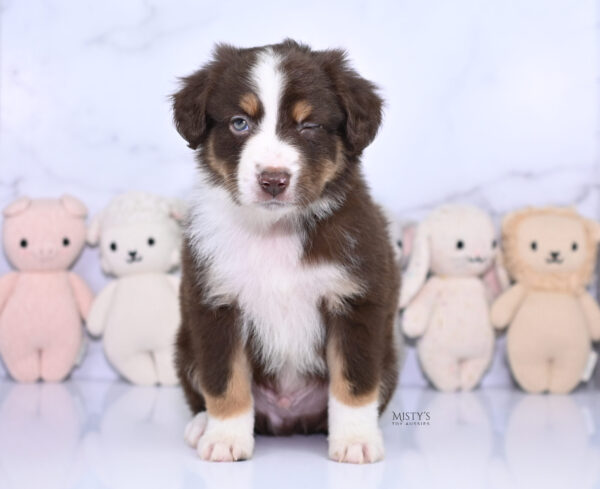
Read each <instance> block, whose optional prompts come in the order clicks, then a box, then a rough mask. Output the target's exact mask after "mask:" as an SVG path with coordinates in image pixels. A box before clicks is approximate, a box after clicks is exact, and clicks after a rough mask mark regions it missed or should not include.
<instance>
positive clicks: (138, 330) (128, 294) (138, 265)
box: [87, 192, 182, 385]
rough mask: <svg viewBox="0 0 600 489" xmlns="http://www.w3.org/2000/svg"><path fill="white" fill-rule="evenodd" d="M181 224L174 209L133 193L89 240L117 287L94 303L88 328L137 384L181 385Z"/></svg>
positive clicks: (115, 203)
mask: <svg viewBox="0 0 600 489" xmlns="http://www.w3.org/2000/svg"><path fill="white" fill-rule="evenodd" d="M181 218H182V209H181V205H180V204H178V203H177V202H176V201H173V200H168V199H165V198H162V197H158V196H154V195H150V194H146V193H142V192H130V193H126V194H123V195H120V196H118V197H116V198H115V199H113V200H112V202H111V203H110V204H109V205H108V207H107V208H106V209H105V210H104V211H103V212H101V213H100V214H99V215H98V216H96V217H95V218H94V220H93V221H92V224H91V226H90V230H89V233H88V241H89V243H90V244H92V245H95V244H98V242H99V243H100V255H101V263H102V268H103V270H104V272H105V273H108V274H112V275H114V276H116V277H117V280H114V281H112V282H111V283H110V284H108V285H107V286H106V288H104V290H102V291H101V292H100V294H99V295H98V297H97V299H96V300H95V301H94V303H93V305H92V309H91V311H90V315H89V317H88V320H87V327H88V330H89V332H90V333H91V334H92V335H96V336H98V335H102V334H103V335H104V350H105V352H106V356H107V358H108V360H109V361H110V362H111V363H112V365H113V366H114V367H115V368H116V369H117V370H118V371H119V373H121V375H123V377H125V378H126V379H127V380H129V381H130V382H133V383H135V384H141V385H151V384H156V383H158V384H165V385H174V384H176V383H177V376H176V374H175V369H174V363H173V349H174V341H175V333H176V330H177V327H178V325H179V303H178V293H179V279H178V278H177V277H175V276H173V275H170V274H169V272H170V271H172V270H173V269H174V268H176V267H177V266H178V264H179V258H180V251H179V249H180V244H181V231H180V226H179V221H180V220H181Z"/></svg>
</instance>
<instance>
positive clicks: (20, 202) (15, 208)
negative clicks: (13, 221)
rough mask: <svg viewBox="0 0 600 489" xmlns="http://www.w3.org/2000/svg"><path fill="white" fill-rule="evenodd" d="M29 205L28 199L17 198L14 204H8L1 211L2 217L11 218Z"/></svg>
mask: <svg viewBox="0 0 600 489" xmlns="http://www.w3.org/2000/svg"><path fill="white" fill-rule="evenodd" d="M30 205H31V199H30V198H29V197H19V198H18V199H17V200H15V201H14V202H12V203H10V204H8V205H7V206H6V207H5V208H4V210H3V211H2V214H3V215H4V217H13V216H16V215H17V214H20V213H21V212H23V211H25V210H26V209H27V208H28V207H29V206H30Z"/></svg>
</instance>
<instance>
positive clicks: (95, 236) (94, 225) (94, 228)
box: [87, 213, 102, 246]
mask: <svg viewBox="0 0 600 489" xmlns="http://www.w3.org/2000/svg"><path fill="white" fill-rule="evenodd" d="M101 224H102V213H100V214H97V215H95V216H94V217H93V218H92V222H90V225H89V227H88V230H87V242H88V244H89V245H90V246H96V245H97V244H98V243H99V242H100V231H101V227H102V226H101Z"/></svg>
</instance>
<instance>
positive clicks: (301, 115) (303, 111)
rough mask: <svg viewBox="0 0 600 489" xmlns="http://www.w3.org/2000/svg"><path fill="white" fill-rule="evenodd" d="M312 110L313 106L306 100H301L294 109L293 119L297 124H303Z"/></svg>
mask: <svg viewBox="0 0 600 489" xmlns="http://www.w3.org/2000/svg"><path fill="white" fill-rule="evenodd" d="M312 109H313V108H312V105H310V104H309V103H308V102H307V101H306V100H300V101H299V102H296V103H295V104H294V107H293V108H292V117H293V118H294V120H295V121H296V122H302V121H303V120H304V119H306V118H307V117H308V116H309V115H310V114H311V112H312Z"/></svg>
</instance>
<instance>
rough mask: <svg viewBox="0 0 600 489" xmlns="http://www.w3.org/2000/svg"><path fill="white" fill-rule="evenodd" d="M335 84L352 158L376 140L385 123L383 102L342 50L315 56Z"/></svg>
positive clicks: (346, 139)
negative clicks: (382, 124) (353, 67)
mask: <svg viewBox="0 0 600 489" xmlns="http://www.w3.org/2000/svg"><path fill="white" fill-rule="evenodd" d="M314 55H315V56H316V57H317V60H318V61H319V62H320V63H321V66H322V67H323V69H324V70H325V72H326V73H327V74H328V76H329V78H330V79H331V81H332V82H333V86H334V87H335V92H336V95H337V96H338V98H339V100H340V102H341V105H342V109H343V110H344V112H345V115H346V124H345V128H344V129H345V130H344V139H345V142H346V147H347V150H348V151H349V153H350V154H352V155H355V156H359V155H360V154H361V153H362V151H363V150H364V149H365V148H366V147H367V146H368V145H369V144H371V141H373V139H374V138H375V135H376V134H377V131H378V129H379V126H380V125H381V119H382V108H383V100H382V99H381V97H380V96H379V95H377V87H376V86H375V85H374V84H373V83H371V82H370V81H368V80H365V79H364V78H362V77H361V76H360V75H359V74H358V73H357V72H356V71H354V70H353V69H352V68H350V66H349V63H348V60H347V58H346V53H345V52H344V51H342V50H340V49H331V50H327V51H318V52H316V53H314Z"/></svg>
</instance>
